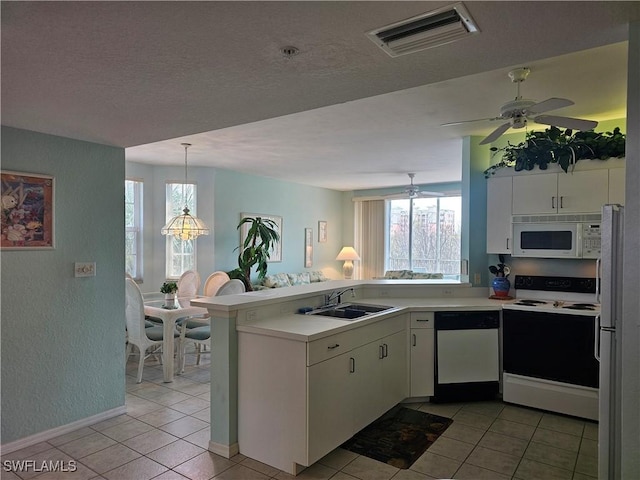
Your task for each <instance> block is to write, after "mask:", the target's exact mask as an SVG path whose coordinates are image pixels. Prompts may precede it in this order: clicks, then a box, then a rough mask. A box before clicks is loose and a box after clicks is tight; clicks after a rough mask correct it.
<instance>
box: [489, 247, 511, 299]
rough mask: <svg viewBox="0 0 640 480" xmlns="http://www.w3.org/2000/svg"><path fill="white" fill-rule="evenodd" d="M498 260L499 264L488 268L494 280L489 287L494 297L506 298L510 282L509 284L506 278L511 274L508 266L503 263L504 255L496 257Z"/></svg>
mask: <svg viewBox="0 0 640 480" xmlns="http://www.w3.org/2000/svg"><path fill="white" fill-rule="evenodd" d="M498 260H499V262H500V263H498V264H497V265H490V266H489V271H490V272H491V273H493V274H494V275H495V278H494V279H493V281H492V282H491V287H492V288H493V293H494V294H495V296H496V297H508V296H509V289H510V288H511V282H509V279H508V278H507V277H508V276H509V273H511V269H510V268H509V265H507V264H506V263H504V255H502V254H500V255H498Z"/></svg>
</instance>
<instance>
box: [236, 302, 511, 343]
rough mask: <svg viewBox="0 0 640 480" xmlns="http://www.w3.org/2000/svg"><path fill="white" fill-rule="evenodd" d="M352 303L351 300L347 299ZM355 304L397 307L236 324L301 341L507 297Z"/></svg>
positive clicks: (493, 306) (495, 305)
mask: <svg viewBox="0 0 640 480" xmlns="http://www.w3.org/2000/svg"><path fill="white" fill-rule="evenodd" d="M344 303H350V302H348V301H347V302H344ZM354 303H364V304H370V305H388V306H390V307H394V308H393V309H391V310H387V311H384V312H380V313H376V314H370V315H365V316H363V317H360V318H357V319H354V320H341V319H338V318H333V317H324V316H322V315H304V314H297V313H293V314H292V313H283V314H281V315H277V316H272V317H270V318H264V319H259V320H255V321H245V322H243V324H239V325H237V327H236V328H237V330H238V331H239V332H247V333H255V334H259V335H267V336H274V337H280V338H287V339H290V340H296V341H301V342H311V341H314V340H318V339H320V338H324V337H327V336H330V335H334V334H336V333H340V332H344V331H347V330H352V329H354V328H360V327H363V326H365V325H369V324H372V323H375V322H379V321H382V320H384V319H387V318H391V317H394V316H396V315H398V314H402V313H409V312H412V311H416V312H423V311H436V310H437V311H446V310H500V309H502V305H503V304H504V303H505V301H504V300H492V299H488V298H483V297H459V298H456V297H452V298H393V297H390V298H385V299H384V300H382V301H381V299H380V298H358V299H357V300H354Z"/></svg>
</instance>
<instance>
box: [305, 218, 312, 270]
mask: <svg viewBox="0 0 640 480" xmlns="http://www.w3.org/2000/svg"><path fill="white" fill-rule="evenodd" d="M304 266H305V268H310V267H313V229H312V228H305V229H304Z"/></svg>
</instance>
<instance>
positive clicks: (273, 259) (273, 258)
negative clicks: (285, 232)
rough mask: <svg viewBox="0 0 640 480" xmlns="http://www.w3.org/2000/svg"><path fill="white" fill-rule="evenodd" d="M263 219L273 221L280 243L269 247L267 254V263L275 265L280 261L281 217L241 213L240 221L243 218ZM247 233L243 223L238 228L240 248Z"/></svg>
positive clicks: (246, 227)
mask: <svg viewBox="0 0 640 480" xmlns="http://www.w3.org/2000/svg"><path fill="white" fill-rule="evenodd" d="M247 217H251V218H257V217H260V218H264V219H266V220H273V222H274V223H275V224H276V230H277V232H278V235H280V241H279V242H276V243H274V244H273V245H272V246H271V251H270V252H269V260H267V263H277V262H281V261H282V217H281V216H278V215H267V214H263V213H241V214H240V220H243V219H244V218H247ZM248 231H249V226H248V225H247V224H246V223H245V224H243V225H242V227H240V246H242V242H243V241H244V239H245V238H246V237H247V232H248Z"/></svg>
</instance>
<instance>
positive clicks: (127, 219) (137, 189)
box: [124, 180, 142, 280]
mask: <svg viewBox="0 0 640 480" xmlns="http://www.w3.org/2000/svg"><path fill="white" fill-rule="evenodd" d="M124 232H125V267H124V268H125V272H127V273H128V274H129V275H131V276H132V277H133V278H134V279H136V280H142V182H140V181H137V180H125V182H124Z"/></svg>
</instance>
